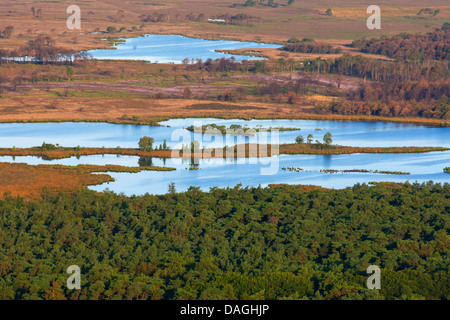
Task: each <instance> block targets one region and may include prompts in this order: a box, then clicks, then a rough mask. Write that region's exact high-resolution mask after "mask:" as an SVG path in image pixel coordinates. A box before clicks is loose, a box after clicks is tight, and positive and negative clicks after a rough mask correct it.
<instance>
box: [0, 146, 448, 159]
mask: <svg viewBox="0 0 450 320" xmlns="http://www.w3.org/2000/svg"><path fill="white" fill-rule="evenodd" d="M448 150H450V149H449V148H444V147H349V146H338V145H324V144H316V143H303V144H281V145H279V146H275V145H256V144H240V145H236V146H234V147H225V148H215V149H203V150H194V152H191V151H192V150H191V149H189V150H184V151H182V150H153V151H143V150H139V149H134V148H79V147H76V148H66V147H59V148H56V149H55V150H44V149H42V148H41V147H33V148H0V156H12V157H19V156H34V157H41V158H44V159H46V160H53V159H64V158H70V157H80V156H91V155H106V154H112V155H123V156H136V157H141V158H180V157H197V158H214V157H224V158H227V157H233V158H241V157H266V156H272V155H278V154H291V155H294V154H311V155H338V154H353V153H426V152H437V151H448Z"/></svg>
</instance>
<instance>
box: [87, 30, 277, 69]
mask: <svg viewBox="0 0 450 320" xmlns="http://www.w3.org/2000/svg"><path fill="white" fill-rule="evenodd" d="M123 40H125V42H124V43H120V44H118V45H117V46H116V48H117V49H112V50H110V49H98V50H91V51H89V53H90V54H92V56H93V57H94V58H96V59H121V60H124V59H126V60H145V61H150V62H158V63H181V62H182V60H184V59H185V58H188V59H202V60H203V61H205V60H207V59H208V58H211V59H213V60H215V59H220V58H227V59H228V58H231V57H235V59H236V60H237V61H239V60H243V59H247V60H255V59H261V58H257V57H251V56H241V55H231V54H225V53H221V52H217V51H215V50H227V49H243V48H253V49H258V48H279V47H281V46H280V45H276V44H266V43H258V42H241V41H231V40H204V39H195V38H188V37H184V36H179V35H146V36H143V37H138V38H130V39H123Z"/></svg>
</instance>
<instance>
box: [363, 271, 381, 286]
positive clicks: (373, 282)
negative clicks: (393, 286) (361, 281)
mask: <svg viewBox="0 0 450 320" xmlns="http://www.w3.org/2000/svg"><path fill="white" fill-rule="evenodd" d="M367 274H372V275H371V276H370V277H369V278H367V281H366V285H367V288H368V289H371V290H373V289H378V290H380V289H381V270H380V268H379V267H378V266H375V265H371V266H369V267H368V268H367Z"/></svg>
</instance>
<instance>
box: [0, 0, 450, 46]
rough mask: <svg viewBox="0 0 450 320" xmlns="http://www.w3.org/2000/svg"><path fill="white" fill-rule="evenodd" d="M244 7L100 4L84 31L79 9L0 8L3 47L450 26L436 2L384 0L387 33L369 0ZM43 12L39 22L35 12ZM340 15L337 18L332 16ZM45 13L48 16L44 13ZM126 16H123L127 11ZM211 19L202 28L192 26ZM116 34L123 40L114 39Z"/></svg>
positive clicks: (89, 11)
mask: <svg viewBox="0 0 450 320" xmlns="http://www.w3.org/2000/svg"><path fill="white" fill-rule="evenodd" d="M244 2H245V1H244V0H224V1H218V0H183V1H179V0H168V1H164V2H163V1H122V0H108V1H100V0H92V1H83V2H77V3H76V4H77V5H78V6H79V7H80V9H81V18H82V24H81V28H82V29H81V30H69V29H67V27H66V20H67V17H68V16H69V15H68V14H66V8H67V7H68V6H69V5H72V4H74V3H73V2H71V1H52V2H50V1H35V0H33V1H32V0H25V1H20V2H17V1H14V0H3V1H1V2H0V29H4V28H5V27H6V26H8V25H11V26H14V32H13V36H12V37H11V39H2V40H1V41H0V48H14V47H19V46H21V45H23V44H24V43H26V42H27V41H28V40H30V39H33V38H35V37H36V35H38V34H45V35H49V36H51V37H52V38H54V39H55V40H56V44H57V45H58V46H62V47H67V48H75V49H80V50H82V49H88V48H106V47H108V44H107V42H106V41H104V40H102V39H104V38H105V37H107V36H113V37H133V36H138V35H142V34H145V33H153V34H183V35H186V36H191V37H202V38H209V39H218V38H222V39H239V40H246V41H266V42H276V43H281V42H283V41H286V40H287V39H289V38H290V37H292V36H296V37H299V38H303V37H313V38H320V39H338V40H349V39H355V38H359V37H364V36H367V37H372V36H380V35H383V34H394V33H399V32H402V31H406V30H408V31H409V32H412V33H415V32H425V31H431V30H432V29H433V28H434V27H438V26H439V25H441V24H442V23H443V22H445V21H448V19H449V18H450V6H449V4H448V1H444V0H435V1H432V2H427V3H423V2H421V1H417V0H400V1H396V2H395V5H394V4H393V3H392V1H386V0H381V1H378V2H377V5H378V6H380V8H381V9H382V29H381V30H368V29H367V27H366V20H367V17H368V16H369V14H367V13H366V9H367V6H368V4H367V3H366V2H364V1H361V0H353V1H346V3H345V4H343V3H341V2H340V3H336V2H335V1H331V0H320V1H313V0H308V1H295V2H294V3H293V4H291V5H289V6H287V5H286V3H287V1H284V0H280V1H275V2H278V3H279V6H278V7H276V8H272V7H268V6H267V5H264V4H258V5H256V6H255V7H243V6H242V5H238V6H235V7H232V5H233V4H234V3H237V4H243V3H244ZM32 8H35V14H33V12H32ZM328 8H330V9H332V12H333V15H332V16H328V15H326V14H325V11H326V10H327V9H328ZM425 8H431V9H432V10H439V12H438V13H437V14H436V15H434V16H432V15H427V14H421V15H418V13H419V12H420V10H422V9H425ZM39 10H40V11H39ZM120 10H122V11H120ZM155 13H156V14H159V15H164V19H160V20H162V21H158V22H151V21H149V22H143V21H142V20H143V18H142V15H145V16H152V15H154V14H155ZM191 13H192V15H193V16H195V17H198V16H199V15H201V14H203V15H202V16H201V18H200V19H199V21H194V20H198V19H197V18H196V19H186V16H187V15H189V14H191ZM223 14H228V15H229V16H233V15H236V14H247V15H251V16H253V17H256V18H258V19H259V20H258V22H254V23H252V22H250V23H243V24H216V23H210V22H208V20H207V19H208V18H212V17H216V16H219V15H223ZM109 26H113V27H115V28H116V29H117V30H120V29H121V28H123V30H122V31H121V32H116V33H114V34H108V33H106V29H107V27H109Z"/></svg>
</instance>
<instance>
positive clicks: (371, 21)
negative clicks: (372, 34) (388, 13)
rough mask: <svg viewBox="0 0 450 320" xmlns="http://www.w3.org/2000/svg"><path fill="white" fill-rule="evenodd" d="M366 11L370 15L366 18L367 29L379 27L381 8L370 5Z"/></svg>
mask: <svg viewBox="0 0 450 320" xmlns="http://www.w3.org/2000/svg"><path fill="white" fill-rule="evenodd" d="M366 12H367V13H371V14H372V15H371V16H370V17H369V18H368V19H367V23H366V24H367V28H368V29H369V30H373V29H381V9H380V7H379V6H376V5H370V6H369V7H368V8H367V10H366Z"/></svg>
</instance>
